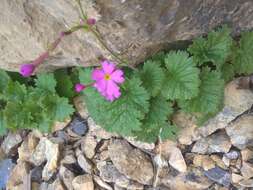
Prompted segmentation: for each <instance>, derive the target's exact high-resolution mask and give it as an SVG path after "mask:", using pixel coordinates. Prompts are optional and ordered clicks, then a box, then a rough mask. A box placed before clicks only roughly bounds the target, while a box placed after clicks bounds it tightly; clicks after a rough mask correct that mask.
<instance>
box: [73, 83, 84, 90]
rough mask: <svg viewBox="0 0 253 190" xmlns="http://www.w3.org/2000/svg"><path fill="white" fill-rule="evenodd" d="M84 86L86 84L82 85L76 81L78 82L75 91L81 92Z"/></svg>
mask: <svg viewBox="0 0 253 190" xmlns="http://www.w3.org/2000/svg"><path fill="white" fill-rule="evenodd" d="M85 88H86V86H85V85H83V84H81V83H78V84H76V85H75V91H76V92H81V91H83V90H84V89H85Z"/></svg>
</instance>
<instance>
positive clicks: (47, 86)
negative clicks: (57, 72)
mask: <svg viewBox="0 0 253 190" xmlns="http://www.w3.org/2000/svg"><path fill="white" fill-rule="evenodd" d="M36 87H37V88H39V89H41V90H44V91H50V92H53V93H55V87H56V80H55V78H54V75H53V74H52V73H50V74H49V73H47V74H39V75H38V76H37V79H36Z"/></svg>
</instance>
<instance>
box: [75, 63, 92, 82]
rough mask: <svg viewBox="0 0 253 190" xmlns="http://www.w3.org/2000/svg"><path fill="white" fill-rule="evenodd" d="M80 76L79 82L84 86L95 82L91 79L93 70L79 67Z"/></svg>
mask: <svg viewBox="0 0 253 190" xmlns="http://www.w3.org/2000/svg"><path fill="white" fill-rule="evenodd" d="M76 70H77V72H78V74H79V81H80V83H82V84H90V83H92V82H94V81H93V80H92V79H91V73H92V69H91V68H82V67H79V68H77V69H76Z"/></svg>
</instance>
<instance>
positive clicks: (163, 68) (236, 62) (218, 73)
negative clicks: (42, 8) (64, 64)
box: [0, 0, 253, 142]
mask: <svg viewBox="0 0 253 190" xmlns="http://www.w3.org/2000/svg"><path fill="white" fill-rule="evenodd" d="M77 2H78V5H79V7H80V10H81V15H82V18H81V20H82V21H81V24H80V25H77V26H74V27H73V28H71V29H69V30H67V31H64V32H61V33H60V36H59V38H58V39H56V41H55V42H53V43H52V45H51V46H50V47H49V49H48V50H47V51H46V52H44V53H43V54H42V55H41V56H39V57H38V58H37V59H35V61H34V62H32V63H31V64H25V65H23V66H22V67H21V70H20V72H21V74H22V75H23V76H25V77H28V76H30V75H31V74H32V73H33V72H34V70H35V69H36V67H37V66H38V65H40V64H41V63H43V61H44V60H45V59H47V58H48V56H49V54H50V52H52V51H53V50H54V49H55V48H56V47H57V46H58V45H59V43H60V41H61V40H62V39H63V38H64V37H65V36H67V35H70V34H72V33H73V32H75V31H77V30H80V29H84V30H85V32H91V33H92V34H93V35H95V37H97V39H98V41H99V42H100V43H101V45H102V46H103V47H104V48H105V49H106V50H108V51H109V52H110V53H111V55H112V57H114V59H115V61H117V64H115V63H113V62H112V61H110V60H106V59H103V60H102V61H101V67H98V68H95V69H93V70H92V69H90V68H85V69H84V68H77V69H74V70H75V71H74V72H73V73H75V74H76V73H77V75H78V78H79V81H75V82H74V80H73V79H72V78H73V77H72V76H73V75H74V74H71V75H70V76H68V75H67V76H66V75H64V73H58V74H57V72H56V75H55V77H56V79H58V81H62V82H60V83H59V85H57V84H56V82H55V80H54V77H53V76H52V75H51V74H44V75H39V76H38V79H37V80H36V82H35V83H36V85H35V87H25V86H24V85H21V84H19V83H18V82H13V81H12V80H10V78H8V75H6V73H2V78H3V82H1V83H2V84H1V85H2V86H0V87H1V88H2V89H3V90H2V96H1V97H2V101H3V102H1V112H0V114H1V118H2V119H1V125H2V126H0V128H1V129H2V130H4V127H3V126H5V127H8V128H11V129H15V128H39V129H41V130H43V131H50V127H51V126H52V123H53V122H54V121H56V120H63V119H64V118H65V117H67V116H69V115H70V114H71V113H72V112H73V111H74V110H73V108H72V107H71V106H70V105H69V104H68V101H67V98H65V97H68V98H72V97H73V96H74V95H75V94H74V92H73V91H74V90H73V89H74V88H75V90H76V92H78V93H82V95H83V97H84V100H85V102H86V105H87V108H88V111H89V113H90V115H91V117H93V119H94V120H95V121H96V122H97V123H98V124H100V125H101V126H102V127H104V128H105V129H106V130H108V131H110V132H116V133H118V134H120V135H122V136H134V137H136V138H137V139H139V140H142V141H148V142H154V141H155V140H156V139H157V138H158V137H160V138H161V139H167V138H174V137H175V136H176V134H177V131H178V128H177V127H176V126H174V125H173V123H172V122H171V120H170V117H171V115H172V114H173V113H174V111H176V110H179V109H182V110H183V111H184V112H189V113H191V114H194V115H196V117H197V118H198V119H199V121H201V122H205V121H206V120H207V119H208V118H210V117H211V116H214V115H215V114H216V113H217V112H219V111H220V109H221V108H222V106H223V94H224V84H225V83H226V82H228V81H230V80H231V79H233V77H234V76H235V75H236V74H240V75H241V74H249V73H252V72H253V54H252V52H253V49H252V47H251V44H252V43H253V33H252V32H246V33H244V34H242V37H241V40H240V42H238V43H237V42H236V41H234V40H233V39H232V37H231V35H230V33H231V31H230V29H229V28H228V27H227V26H224V27H221V28H219V29H218V30H215V31H212V32H210V33H209V34H208V36H207V37H206V38H204V37H199V38H197V39H195V40H194V41H193V43H192V44H191V45H190V47H189V48H188V49H187V50H182V51H170V52H168V53H160V54H159V55H155V56H153V57H151V58H150V59H149V60H147V61H145V62H144V64H143V65H140V66H139V67H137V68H132V67H130V66H129V64H128V63H127V61H126V60H123V59H122V58H121V57H119V56H118V55H117V54H116V53H114V52H113V51H112V50H110V48H108V47H107V46H106V45H105V43H104V42H103V40H102V39H101V38H100V36H99V33H98V32H97V30H96V27H95V23H96V21H95V20H94V19H92V18H88V16H87V15H86V14H85V12H84V11H83V9H82V6H81V3H80V1H79V0H77ZM116 65H117V66H116ZM65 74H67V73H65ZM64 76H65V77H64ZM4 80H7V82H5V81H4ZM9 81H10V82H9ZM63 81H64V82H63ZM62 83H64V84H66V86H65V85H64V84H63V85H62ZM74 83H76V84H75V85H74ZM6 84H7V85H6ZM55 88H56V89H57V90H58V92H59V93H60V95H61V96H62V97H60V96H59V95H57V93H56V91H55ZM70 89H72V91H71V90H70ZM27 100H28V101H27ZM37 100H39V101H37ZM35 101H36V102H35ZM18 110H23V112H22V114H21V113H20V114H17V115H15V118H13V115H14V114H13V113H14V112H17V111H18ZM36 110H44V111H42V112H41V113H37V112H36ZM47 114H48V115H47ZM10 118H12V119H13V120H14V121H15V122H14V124H13V123H12V124H10V125H9V123H8V122H10V120H9V119H10ZM27 121H29V122H28V123H27Z"/></svg>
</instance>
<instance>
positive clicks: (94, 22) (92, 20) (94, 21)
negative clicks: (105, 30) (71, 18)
mask: <svg viewBox="0 0 253 190" xmlns="http://www.w3.org/2000/svg"><path fill="white" fill-rule="evenodd" d="M87 24H88V25H90V26H92V25H94V24H96V19H95V18H88V19H87Z"/></svg>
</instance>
